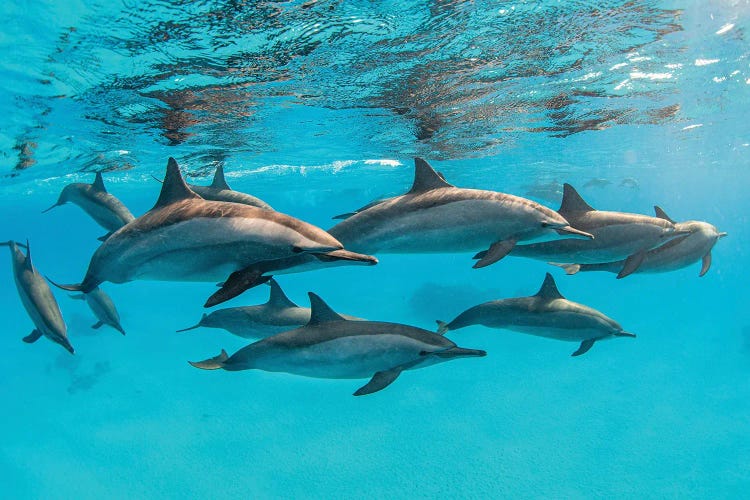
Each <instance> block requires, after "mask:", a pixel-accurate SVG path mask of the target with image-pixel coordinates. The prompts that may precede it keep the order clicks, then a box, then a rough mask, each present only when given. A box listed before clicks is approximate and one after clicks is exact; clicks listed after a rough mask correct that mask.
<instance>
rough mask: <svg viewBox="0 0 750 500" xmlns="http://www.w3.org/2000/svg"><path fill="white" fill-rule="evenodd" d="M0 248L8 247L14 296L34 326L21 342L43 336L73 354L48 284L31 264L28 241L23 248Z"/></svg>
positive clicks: (11, 244)
mask: <svg viewBox="0 0 750 500" xmlns="http://www.w3.org/2000/svg"><path fill="white" fill-rule="evenodd" d="M0 245H3V246H8V247H10V258H11V262H12V264H13V278H14V280H15V282H16V288H17V289H18V296H19V297H20V298H21V303H23V307H24V308H25V309H26V312H27V313H28V314H29V317H30V318H31V321H32V322H33V323H34V326H35V327H36V328H35V329H34V330H33V331H32V332H31V333H30V334H29V335H27V336H26V337H24V338H23V341H24V342H26V343H28V344H31V343H33V342H36V341H37V340H39V339H40V338H41V337H42V336H45V337H47V338H48V339H50V340H51V341H52V342H54V343H56V344H60V345H61V346H63V347H64V348H65V349H66V350H67V351H68V352H69V353H70V354H73V353H74V352H75V351H74V349H73V346H72V345H71V344H70V341H68V334H67V327H66V326H65V321H64V320H63V317H62V314H61V313H60V306H58V305H57V300H55V296H54V295H52V290H50V288H49V285H48V284H47V282H46V281H45V280H44V278H43V277H42V275H40V274H39V272H38V271H37V270H36V268H35V267H34V265H33V264H32V262H31V248H30V246H29V244H28V241H27V242H26V245H21V244H20V243H16V242H14V241H8V242H6V243H0ZM19 246H25V247H26V255H24V254H23V252H21V251H20V250H19V249H18V247H19Z"/></svg>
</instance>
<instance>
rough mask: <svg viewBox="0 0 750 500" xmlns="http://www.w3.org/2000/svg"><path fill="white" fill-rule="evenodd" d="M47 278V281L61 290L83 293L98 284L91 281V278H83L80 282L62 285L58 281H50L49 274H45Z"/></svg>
mask: <svg viewBox="0 0 750 500" xmlns="http://www.w3.org/2000/svg"><path fill="white" fill-rule="evenodd" d="M45 278H47V281H49V282H50V283H52V284H53V285H55V286H56V287H57V288H59V289H61V290H67V291H69V292H83V293H89V292H91V291H92V290H94V289H95V288H96V287H98V286H99V283H92V281H91V280H89V279H86V278H84V280H83V281H82V282H81V283H69V284H67V285H62V284H60V283H55V282H54V281H52V280H51V279H50V278H49V276H45Z"/></svg>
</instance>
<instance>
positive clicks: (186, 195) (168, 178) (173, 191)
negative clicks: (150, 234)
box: [151, 157, 200, 210]
mask: <svg viewBox="0 0 750 500" xmlns="http://www.w3.org/2000/svg"><path fill="white" fill-rule="evenodd" d="M190 198H200V196H198V195H197V194H195V193H194V192H193V191H192V190H191V189H190V188H189V187H188V185H187V184H186V183H185V179H183V178H182V174H181V173H180V167H179V166H178V165H177V160H175V159H174V158H172V157H170V158H169V161H168V162H167V173H166V175H165V176H164V182H163V183H162V185H161V192H160V193H159V199H158V200H156V204H155V205H154V206H153V208H152V209H151V210H154V209H156V208H161V207H165V206H167V205H170V204H172V203H175V202H177V201H181V200H187V199H190Z"/></svg>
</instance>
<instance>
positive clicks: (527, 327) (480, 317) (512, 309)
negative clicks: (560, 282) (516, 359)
mask: <svg viewBox="0 0 750 500" xmlns="http://www.w3.org/2000/svg"><path fill="white" fill-rule="evenodd" d="M437 323H438V333H440V334H445V333H446V332H447V331H449V330H458V329H459V328H465V327H467V326H471V325H484V326H486V327H489V328H501V329H506V330H514V331H517V332H522V333H528V334H530V335H537V336H540V337H548V338H551V339H557V340H566V341H572V342H580V343H581V345H580V347H579V348H578V350H576V351H575V352H574V353H573V354H572V355H573V356H580V355H581V354H585V353H586V352H587V351H588V350H589V349H591V346H593V345H594V342H596V341H598V340H607V339H611V338H615V337H635V335H633V334H632V333H627V332H625V331H623V329H622V327H621V326H620V324H619V323H617V322H616V321H614V320H613V319H611V318H608V317H607V316H605V315H604V314H602V313H600V312H599V311H597V310H595V309H592V308H590V307H588V306H585V305H583V304H578V303H576V302H572V301H570V300H567V299H566V298H565V297H563V296H562V294H560V292H559V291H558V290H557V285H555V280H554V278H552V275H551V274H550V273H547V276H546V278H545V279H544V283H542V287H541V289H539V292H537V294H536V295H532V296H531V297H518V298H512V299H503V300H493V301H491V302H485V303H484V304H479V305H478V306H474V307H471V308H469V309H467V310H466V311H464V312H462V313H461V314H459V315H458V316H457V317H456V319H454V320H453V321H451V322H450V323H445V322H443V321H438V322H437Z"/></svg>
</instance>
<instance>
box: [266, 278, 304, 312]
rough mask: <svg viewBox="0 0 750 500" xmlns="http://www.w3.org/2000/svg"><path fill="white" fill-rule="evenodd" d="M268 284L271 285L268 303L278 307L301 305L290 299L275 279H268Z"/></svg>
mask: <svg viewBox="0 0 750 500" xmlns="http://www.w3.org/2000/svg"><path fill="white" fill-rule="evenodd" d="M268 284H269V285H271V295H270V296H269V297H268V304H270V305H272V306H277V307H299V306H298V305H297V304H295V303H294V302H292V301H291V300H289V297H287V296H286V294H285V293H284V290H282V289H281V287H280V286H279V284H278V283H277V282H276V280H275V279H273V278H271V279H270V280H268Z"/></svg>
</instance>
